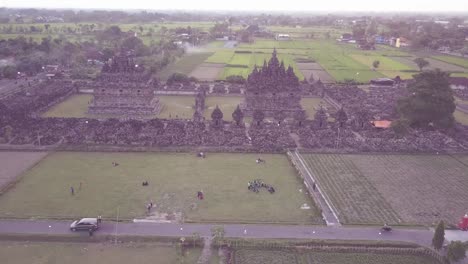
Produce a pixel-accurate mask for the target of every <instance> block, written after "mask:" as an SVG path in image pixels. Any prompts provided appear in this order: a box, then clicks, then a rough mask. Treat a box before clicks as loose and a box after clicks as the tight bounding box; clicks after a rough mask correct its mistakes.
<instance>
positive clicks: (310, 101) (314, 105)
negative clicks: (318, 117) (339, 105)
mask: <svg viewBox="0 0 468 264" xmlns="http://www.w3.org/2000/svg"><path fill="white" fill-rule="evenodd" d="M301 105H302V108H304V110H305V111H306V113H307V118H308V119H314V116H315V113H316V112H317V110H318V109H319V108H320V106H322V107H325V108H327V109H329V108H330V106H329V105H328V103H327V102H326V101H324V100H322V99H320V98H308V97H303V98H302V99H301Z"/></svg>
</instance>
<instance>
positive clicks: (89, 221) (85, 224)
mask: <svg viewBox="0 0 468 264" xmlns="http://www.w3.org/2000/svg"><path fill="white" fill-rule="evenodd" d="M99 222H100V221H98V219H97V218H83V219H81V220H76V221H74V222H73V223H71V225H70V230H71V231H81V230H85V231H92V232H94V231H96V230H97V229H98V228H99V224H100V223H99Z"/></svg>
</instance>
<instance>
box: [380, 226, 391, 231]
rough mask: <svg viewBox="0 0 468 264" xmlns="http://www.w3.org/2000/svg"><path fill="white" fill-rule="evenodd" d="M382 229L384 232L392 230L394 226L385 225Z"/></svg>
mask: <svg viewBox="0 0 468 264" xmlns="http://www.w3.org/2000/svg"><path fill="white" fill-rule="evenodd" d="M380 231H382V232H392V227H390V226H383V227H382V228H381V229H380Z"/></svg>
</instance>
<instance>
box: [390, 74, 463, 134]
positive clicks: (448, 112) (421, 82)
mask: <svg viewBox="0 0 468 264" xmlns="http://www.w3.org/2000/svg"><path fill="white" fill-rule="evenodd" d="M448 76H449V74H447V73H445V72H442V71H440V70H434V71H426V72H422V73H420V74H417V75H414V78H415V81H414V82H412V83H411V84H410V85H408V91H409V94H410V95H409V96H407V97H405V98H402V99H400V100H399V101H398V106H397V109H398V112H399V113H400V119H401V120H408V124H409V125H416V126H420V127H424V126H428V125H429V124H434V125H435V126H437V127H440V128H448V127H451V126H452V125H453V123H454V121H455V119H454V117H453V112H454V111H455V98H454V96H453V91H452V89H451V88H450V84H449V81H448Z"/></svg>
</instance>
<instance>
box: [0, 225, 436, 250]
mask: <svg viewBox="0 0 468 264" xmlns="http://www.w3.org/2000/svg"><path fill="white" fill-rule="evenodd" d="M70 223H71V222H64V221H46V220H44V221H43V220H41V221H35V220H0V234H2V233H4V234H54V235H59V234H73V232H72V231H70V229H69V226H70ZM214 226H219V225H214V224H159V223H113V222H105V221H104V222H103V223H102V225H101V228H100V229H99V230H98V231H97V232H96V233H95V235H97V236H99V235H137V236H173V237H183V236H185V237H189V236H191V235H192V234H193V233H194V232H197V233H198V234H200V236H211V229H212V227H214ZM223 227H224V230H225V237H244V238H296V239H344V240H376V241H385V240H387V241H390V240H391V241H405V242H414V243H417V244H420V245H424V246H430V244H431V241H432V236H433V233H432V231H430V230H410V229H395V230H393V231H392V232H390V233H380V230H379V228H367V227H362V228H357V227H332V228H330V227H322V226H293V225H288V226H284V225H239V224H233V225H223Z"/></svg>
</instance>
